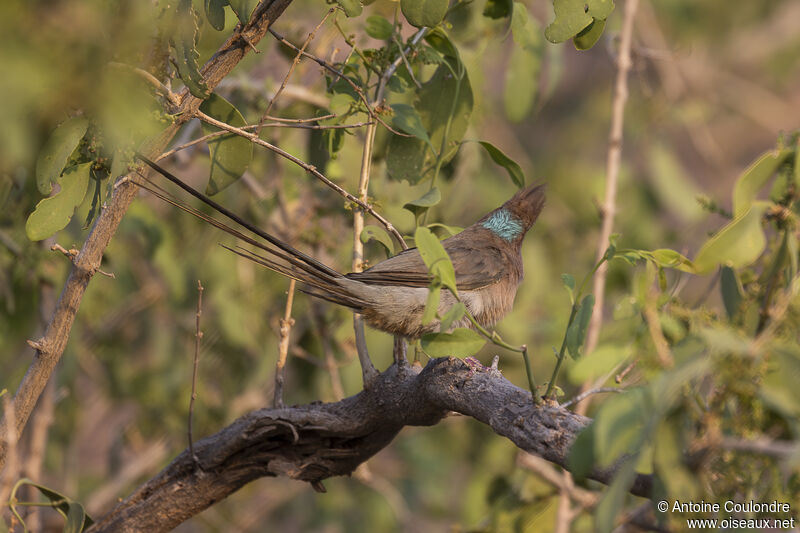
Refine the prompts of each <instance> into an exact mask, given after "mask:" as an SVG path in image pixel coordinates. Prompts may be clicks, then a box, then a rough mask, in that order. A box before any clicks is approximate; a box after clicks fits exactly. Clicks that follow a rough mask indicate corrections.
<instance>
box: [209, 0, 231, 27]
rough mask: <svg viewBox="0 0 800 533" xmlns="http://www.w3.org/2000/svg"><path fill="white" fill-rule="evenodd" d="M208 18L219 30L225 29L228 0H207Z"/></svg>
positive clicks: (212, 25)
mask: <svg viewBox="0 0 800 533" xmlns="http://www.w3.org/2000/svg"><path fill="white" fill-rule="evenodd" d="M204 4H205V10H206V18H207V19H208V23H209V24H210V25H211V27H212V28H214V29H215V30H217V31H222V30H224V29H225V6H226V5H228V0H205V3H204Z"/></svg>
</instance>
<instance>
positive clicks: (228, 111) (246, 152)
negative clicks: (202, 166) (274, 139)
mask: <svg viewBox="0 0 800 533" xmlns="http://www.w3.org/2000/svg"><path fill="white" fill-rule="evenodd" d="M200 111H202V112H203V113H205V114H206V115H208V116H210V117H212V118H215V119H217V120H219V121H221V122H225V123H227V124H230V125H231V126H235V127H242V126H246V125H247V123H246V122H245V121H244V117H242V114H241V113H239V111H238V110H237V109H236V108H235V107H233V105H232V104H231V103H230V102H228V101H227V100H225V99H224V98H223V97H221V96H219V95H218V94H216V93H214V94H212V95H211V96H209V98H208V99H207V100H205V101H204V102H203V103H202V104H200ZM217 131H220V130H219V128H217V127H216V126H211V125H210V124H206V123H205V122H203V134H205V135H208V134H209V133H214V132H217ZM208 150H209V152H210V155H211V173H210V179H209V182H208V186H207V187H206V194H208V195H214V194H217V193H218V192H220V191H221V190H223V189H224V188H226V187H228V186H229V185H230V184H231V183H233V182H235V181H236V180H238V179H239V178H241V177H242V174H244V173H245V171H246V170H247V167H248V166H250V160H251V159H252V158H253V143H251V142H250V141H249V140H248V139H245V138H244V137H241V136H239V135H236V134H233V133H231V134H228V135H222V136H220V137H214V138H213V139H210V140H209V141H208Z"/></svg>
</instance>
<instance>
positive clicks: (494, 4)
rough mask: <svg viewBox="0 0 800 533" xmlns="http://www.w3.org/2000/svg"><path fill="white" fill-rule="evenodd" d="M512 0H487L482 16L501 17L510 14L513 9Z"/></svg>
mask: <svg viewBox="0 0 800 533" xmlns="http://www.w3.org/2000/svg"><path fill="white" fill-rule="evenodd" d="M513 4H514V2H513V1H512V0H489V1H488V2H486V7H484V8H483V16H484V17H487V18H490V19H501V18H505V17H508V16H511V12H512V11H513V9H514V6H513Z"/></svg>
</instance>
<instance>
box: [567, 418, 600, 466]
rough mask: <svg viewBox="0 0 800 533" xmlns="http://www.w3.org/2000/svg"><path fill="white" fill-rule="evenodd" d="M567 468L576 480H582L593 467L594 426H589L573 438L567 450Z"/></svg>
mask: <svg viewBox="0 0 800 533" xmlns="http://www.w3.org/2000/svg"><path fill="white" fill-rule="evenodd" d="M567 466H568V470H569V471H570V473H571V474H572V475H573V476H574V477H575V479H576V480H580V479H584V478H585V477H586V476H588V475H589V473H590V472H591V471H592V467H593V466H594V425H589V426H587V427H585V428H583V430H581V432H580V433H578V436H577V437H576V438H575V441H574V442H573V443H572V446H571V447H570V449H569V457H567Z"/></svg>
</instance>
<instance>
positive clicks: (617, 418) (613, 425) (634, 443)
mask: <svg viewBox="0 0 800 533" xmlns="http://www.w3.org/2000/svg"><path fill="white" fill-rule="evenodd" d="M647 404H648V402H647V397H646V393H645V391H644V390H643V389H628V391H626V392H624V393H622V394H614V395H613V396H611V397H609V398H608V399H607V400H606V401H605V402H603V404H602V406H601V408H600V410H599V411H598V413H597V415H596V416H595V420H594V455H595V459H596V461H597V466H600V467H603V468H604V467H607V466H610V465H611V464H613V463H614V462H615V461H616V460H618V459H619V458H620V456H621V455H623V454H628V453H633V452H634V451H636V450H637V449H638V448H639V447H640V446H641V444H642V442H643V437H644V431H645V430H646V423H647V421H648V419H649V417H650V414H649V413H648V412H647V410H648V405H647Z"/></svg>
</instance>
